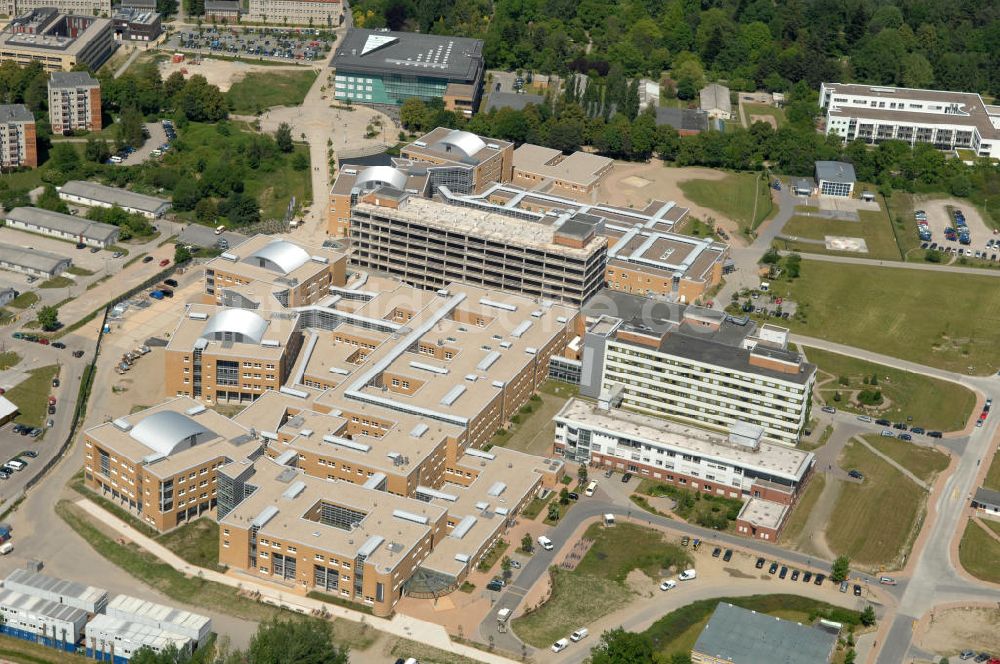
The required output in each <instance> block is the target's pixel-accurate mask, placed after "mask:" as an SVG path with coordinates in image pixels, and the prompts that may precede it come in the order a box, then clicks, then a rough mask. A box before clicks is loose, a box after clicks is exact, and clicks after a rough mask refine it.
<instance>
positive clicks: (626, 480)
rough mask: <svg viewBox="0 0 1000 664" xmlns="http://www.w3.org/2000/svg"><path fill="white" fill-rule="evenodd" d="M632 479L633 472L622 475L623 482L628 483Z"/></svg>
mask: <svg viewBox="0 0 1000 664" xmlns="http://www.w3.org/2000/svg"><path fill="white" fill-rule="evenodd" d="M631 479H632V473H625V474H624V475H622V484H628V483H629V480H631Z"/></svg>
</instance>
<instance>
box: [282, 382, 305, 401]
mask: <svg viewBox="0 0 1000 664" xmlns="http://www.w3.org/2000/svg"><path fill="white" fill-rule="evenodd" d="M278 391H279V392H281V393H282V394H287V395H289V396H293V397H298V398H300V399H305V398H306V397H308V396H309V393H308V392H303V391H302V390H295V389H292V388H291V387H285V386H284V385H282V386H281V388H280V389H279V390H278Z"/></svg>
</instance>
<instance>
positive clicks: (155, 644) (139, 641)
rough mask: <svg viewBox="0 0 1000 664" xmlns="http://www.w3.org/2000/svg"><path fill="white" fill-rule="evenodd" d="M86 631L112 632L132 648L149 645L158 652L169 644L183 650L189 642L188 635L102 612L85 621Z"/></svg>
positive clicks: (117, 638)
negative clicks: (113, 616)
mask: <svg viewBox="0 0 1000 664" xmlns="http://www.w3.org/2000/svg"><path fill="white" fill-rule="evenodd" d="M87 632H89V633H101V634H113V635H114V636H115V637H116V640H121V641H125V642H128V643H129V645H131V646H132V648H134V649H138V648H139V647H141V646H149V647H150V648H153V649H154V650H156V651H158V652H159V651H162V650H165V649H166V648H169V647H170V646H175V647H176V648H177V649H178V650H183V649H184V648H186V647H187V645H188V644H189V643H191V639H190V638H189V637H186V636H181V635H180V634H175V633H173V632H169V631H166V630H162V629H160V628H159V627H153V626H151V625H145V624H142V623H136V622H129V621H127V620H122V619H120V618H112V617H111V616H109V615H105V614H103V613H99V614H97V615H96V616H94V617H93V619H91V620H90V622H88V623H87Z"/></svg>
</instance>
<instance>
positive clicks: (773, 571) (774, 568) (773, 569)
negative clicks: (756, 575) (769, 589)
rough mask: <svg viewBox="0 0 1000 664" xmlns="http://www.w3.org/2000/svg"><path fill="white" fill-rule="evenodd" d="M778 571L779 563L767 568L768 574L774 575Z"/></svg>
mask: <svg viewBox="0 0 1000 664" xmlns="http://www.w3.org/2000/svg"><path fill="white" fill-rule="evenodd" d="M777 571H778V563H776V562H775V563H771V566H770V567H768V568H767V573H768V574H774V573H775V572H777Z"/></svg>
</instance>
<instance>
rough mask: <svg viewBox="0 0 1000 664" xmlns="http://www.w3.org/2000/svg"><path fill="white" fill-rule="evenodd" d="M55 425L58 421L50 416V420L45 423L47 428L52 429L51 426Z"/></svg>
mask: <svg viewBox="0 0 1000 664" xmlns="http://www.w3.org/2000/svg"><path fill="white" fill-rule="evenodd" d="M55 425H56V421H55V420H53V419H52V418H51V417H50V418H49V420H48V421H47V422H46V423H45V428H46V429H51V428H52V427H54V426H55Z"/></svg>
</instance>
